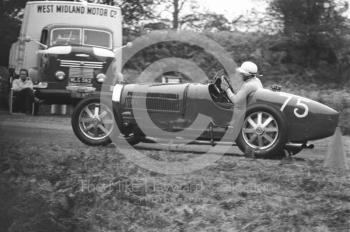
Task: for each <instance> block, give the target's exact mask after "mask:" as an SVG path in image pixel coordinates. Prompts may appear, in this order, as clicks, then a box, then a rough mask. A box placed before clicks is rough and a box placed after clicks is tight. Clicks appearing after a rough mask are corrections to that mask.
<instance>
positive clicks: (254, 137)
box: [249, 134, 258, 143]
mask: <svg viewBox="0 0 350 232" xmlns="http://www.w3.org/2000/svg"><path fill="white" fill-rule="evenodd" d="M257 137H258V135H257V134H254V135H253V136H252V137H250V139H249V142H250V143H253V142H254V141H255V140H256V138H257Z"/></svg>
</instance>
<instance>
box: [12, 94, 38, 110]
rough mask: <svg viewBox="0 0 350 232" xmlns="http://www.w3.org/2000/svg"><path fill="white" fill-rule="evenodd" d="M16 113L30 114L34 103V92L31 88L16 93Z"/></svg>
mask: <svg viewBox="0 0 350 232" xmlns="http://www.w3.org/2000/svg"><path fill="white" fill-rule="evenodd" d="M14 96H15V111H19V112H23V113H30V112H32V105H33V102H34V92H33V90H32V89H30V88H25V89H22V90H20V91H16V92H14Z"/></svg>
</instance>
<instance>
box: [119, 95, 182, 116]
mask: <svg viewBox="0 0 350 232" xmlns="http://www.w3.org/2000/svg"><path fill="white" fill-rule="evenodd" d="M145 98H146V108H147V110H148V111H153V112H181V109H182V101H181V100H180V99H179V95H178V94H165V93H132V92H129V93H128V95H127V97H126V98H125V109H126V110H131V109H132V101H133V100H132V99H134V101H135V100H136V101H139V100H143V99H145ZM136 109H137V108H136Z"/></svg>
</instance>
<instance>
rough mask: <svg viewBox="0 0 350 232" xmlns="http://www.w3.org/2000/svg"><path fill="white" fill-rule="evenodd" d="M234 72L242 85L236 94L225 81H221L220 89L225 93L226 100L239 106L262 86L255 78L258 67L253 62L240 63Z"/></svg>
mask: <svg viewBox="0 0 350 232" xmlns="http://www.w3.org/2000/svg"><path fill="white" fill-rule="evenodd" d="M236 71H237V72H238V73H239V75H240V76H241V78H242V80H243V84H242V86H241V87H240V89H239V90H238V92H237V93H236V94H235V93H233V91H232V90H231V89H230V87H229V85H228V83H227V82H226V81H225V80H222V81H221V89H222V90H224V91H225V92H226V94H227V96H228V98H229V99H230V100H231V102H232V103H233V104H235V105H240V104H244V103H245V102H246V101H245V100H246V99H247V97H248V96H249V95H250V94H251V93H254V92H255V91H257V90H258V89H261V88H263V85H262V84H261V81H260V79H259V78H258V77H257V74H258V67H257V66H256V64H254V63H253V62H250V61H246V62H244V63H242V65H241V67H239V68H237V69H236Z"/></svg>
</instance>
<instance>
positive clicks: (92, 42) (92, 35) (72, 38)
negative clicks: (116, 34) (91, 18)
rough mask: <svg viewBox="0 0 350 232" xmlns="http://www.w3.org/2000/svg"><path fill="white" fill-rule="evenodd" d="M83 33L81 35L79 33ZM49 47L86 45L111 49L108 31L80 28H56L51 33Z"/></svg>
mask: <svg viewBox="0 0 350 232" xmlns="http://www.w3.org/2000/svg"><path fill="white" fill-rule="evenodd" d="M82 31H83V33H81V32H82ZM51 33H52V34H51V45H52V46H62V45H86V46H94V47H102V48H108V49H112V34H111V33H110V32H108V31H102V30H97V29H81V28H56V29H53V30H52V32H51Z"/></svg>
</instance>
